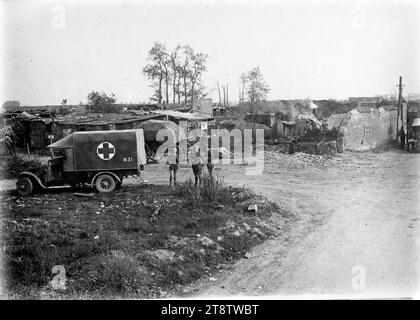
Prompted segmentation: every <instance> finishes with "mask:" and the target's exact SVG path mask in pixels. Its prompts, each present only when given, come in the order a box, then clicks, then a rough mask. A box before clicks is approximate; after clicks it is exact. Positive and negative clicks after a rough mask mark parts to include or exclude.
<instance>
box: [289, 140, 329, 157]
mask: <svg viewBox="0 0 420 320" xmlns="http://www.w3.org/2000/svg"><path fill="white" fill-rule="evenodd" d="M295 151H300V152H306V153H309V154H322V155H332V154H336V153H337V146H336V141H335V140H333V141H325V142H322V143H310V142H300V143H298V144H296V145H295Z"/></svg>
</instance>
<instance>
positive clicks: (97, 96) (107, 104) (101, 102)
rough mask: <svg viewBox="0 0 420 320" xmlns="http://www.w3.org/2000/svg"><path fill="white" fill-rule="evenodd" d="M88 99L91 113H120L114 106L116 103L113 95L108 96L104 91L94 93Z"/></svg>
mask: <svg viewBox="0 0 420 320" xmlns="http://www.w3.org/2000/svg"><path fill="white" fill-rule="evenodd" d="M87 98H88V104H89V107H88V110H89V111H90V112H98V113H111V112H116V111H118V108H117V107H116V106H114V105H113V104H114V103H115V101H116V99H115V95H114V94H113V93H111V94H110V95H109V96H108V95H107V94H106V93H104V92H103V91H102V92H97V91H92V92H91V93H89V95H88V97H87Z"/></svg>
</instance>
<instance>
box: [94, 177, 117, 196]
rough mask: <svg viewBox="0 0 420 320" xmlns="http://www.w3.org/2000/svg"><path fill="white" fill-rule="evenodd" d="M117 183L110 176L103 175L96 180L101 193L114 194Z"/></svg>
mask: <svg viewBox="0 0 420 320" xmlns="http://www.w3.org/2000/svg"><path fill="white" fill-rule="evenodd" d="M116 186H117V183H116V182H115V179H114V177H113V176H111V175H109V174H105V173H104V174H101V175H99V176H98V177H97V178H96V181H95V187H96V190H98V191H99V192H112V191H114V190H115V188H116Z"/></svg>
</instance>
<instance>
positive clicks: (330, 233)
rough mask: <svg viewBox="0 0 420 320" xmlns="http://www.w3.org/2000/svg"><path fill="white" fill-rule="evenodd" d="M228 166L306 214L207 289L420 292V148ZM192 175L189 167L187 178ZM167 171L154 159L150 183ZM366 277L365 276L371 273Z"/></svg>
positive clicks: (235, 179)
mask: <svg viewBox="0 0 420 320" xmlns="http://www.w3.org/2000/svg"><path fill="white" fill-rule="evenodd" d="M243 170H244V168H243V167H238V166H230V167H223V168H221V170H220V171H219V173H220V175H221V176H223V177H224V180H225V181H226V182H227V183H231V184H234V185H239V186H241V185H247V186H249V187H251V188H253V189H254V190H256V191H257V192H259V193H261V194H263V195H265V196H267V197H269V198H270V199H272V200H274V201H276V202H278V203H279V205H280V207H283V208H285V209H287V210H291V211H293V212H295V213H297V214H298V216H299V217H300V219H299V221H298V222H296V223H295V225H294V226H293V228H292V230H291V231H290V232H287V235H285V236H284V237H279V238H277V239H275V240H270V241H268V242H266V243H264V244H263V245H261V246H259V247H257V248H255V250H254V252H253V256H252V257H251V258H250V259H244V260H242V261H239V262H238V263H236V264H235V265H234V266H233V268H232V269H231V270H229V271H226V272H225V273H224V274H222V275H221V277H219V279H218V281H216V282H206V281H203V282H201V283H199V284H197V288H196V289H197V290H198V292H197V293H198V295H200V296H230V295H302V294H303V295H346V296H348V295H363V296H365V295H367V296H375V297H385V296H393V297H396V296H398V297H407V296H413V295H414V294H415V293H416V292H417V294H418V293H419V281H418V280H419V270H420V264H419V252H420V237H419V215H420V210H419V205H420V203H419V199H420V197H419V189H418V186H419V185H420V184H419V182H420V179H419V178H420V155H418V154H407V153H400V152H398V151H390V152H384V153H345V154H342V155H341V156H340V157H339V158H338V159H335V160H334V161H332V162H330V163H328V164H327V166H325V167H324V168H312V167H307V168H305V169H291V168H282V167H281V165H279V164H278V163H276V162H275V161H271V163H270V164H266V165H265V170H264V174H262V175H258V176H245V175H244V171H243ZM188 175H191V172H190V169H188V168H183V169H182V170H181V177H180V180H181V181H183V179H185V177H186V176H188ZM166 176H167V172H165V171H162V170H161V169H159V167H151V168H150V169H148V170H147V172H146V173H145V178H146V179H149V180H150V181H156V180H160V181H161V182H162V183H164V182H165V179H166ZM363 278H364V279H365V281H363Z"/></svg>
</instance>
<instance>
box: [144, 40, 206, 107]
mask: <svg viewBox="0 0 420 320" xmlns="http://www.w3.org/2000/svg"><path fill="white" fill-rule="evenodd" d="M207 59H208V56H207V55H206V54H204V53H195V52H194V50H193V49H192V48H191V47H190V46H188V45H184V46H181V45H179V44H178V45H177V46H176V47H175V48H174V49H173V50H171V51H170V52H168V51H167V49H166V47H165V45H163V44H161V43H159V42H155V43H154V44H153V47H152V49H150V50H149V56H148V61H149V63H148V64H147V65H146V66H145V67H144V68H143V73H144V74H145V75H146V76H147V77H148V79H150V80H152V87H153V88H154V89H155V90H154V93H153V96H152V97H151V100H152V101H156V102H158V103H162V100H163V96H164V95H165V98H166V100H165V101H166V102H169V100H170V92H169V91H170V90H169V86H170V85H171V86H172V102H174V103H175V102H176V100H178V103H181V97H183V98H184V103H185V104H187V103H188V102H194V101H195V100H196V99H198V98H199V97H202V96H203V92H204V86H203V84H202V83H201V76H202V74H203V73H204V72H205V71H206V70H207V67H206V63H207Z"/></svg>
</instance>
